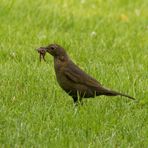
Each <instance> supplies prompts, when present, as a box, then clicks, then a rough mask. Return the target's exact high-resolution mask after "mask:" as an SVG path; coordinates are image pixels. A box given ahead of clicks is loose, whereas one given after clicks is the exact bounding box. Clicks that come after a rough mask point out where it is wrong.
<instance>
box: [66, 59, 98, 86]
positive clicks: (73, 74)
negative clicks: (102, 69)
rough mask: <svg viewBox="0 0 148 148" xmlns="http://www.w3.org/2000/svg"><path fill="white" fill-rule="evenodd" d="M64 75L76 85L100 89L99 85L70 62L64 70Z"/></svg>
mask: <svg viewBox="0 0 148 148" xmlns="http://www.w3.org/2000/svg"><path fill="white" fill-rule="evenodd" d="M64 73H65V75H66V77H67V78H68V79H70V80H71V81H73V82H74V83H77V84H83V85H86V86H89V87H94V88H98V87H101V84H100V83H99V82H98V81H97V80H95V79H94V78H92V77H91V76H89V75H88V74H86V73H85V72H84V71H83V70H81V69H80V68H79V67H78V66H77V65H75V64H74V63H73V62H70V63H69V64H68V65H67V66H66V67H65V70H64Z"/></svg>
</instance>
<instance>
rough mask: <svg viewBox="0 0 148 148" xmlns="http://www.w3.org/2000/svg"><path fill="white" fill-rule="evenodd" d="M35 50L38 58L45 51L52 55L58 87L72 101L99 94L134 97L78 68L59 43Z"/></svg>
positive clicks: (42, 55)
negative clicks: (105, 84) (115, 89)
mask: <svg viewBox="0 0 148 148" xmlns="http://www.w3.org/2000/svg"><path fill="white" fill-rule="evenodd" d="M37 51H38V52H39V53H40V59H41V57H43V59H44V57H45V53H46V52H47V53H49V54H51V55H52V56H53V59H54V69H55V75H56V79H57V81H58V83H59V85H60V87H61V88H62V89H63V90H64V91H65V92H66V93H67V94H69V95H70V96H71V97H72V98H73V101H74V103H78V102H81V101H82V99H83V98H94V97H96V96H101V95H105V96H118V95H119V96H124V97H127V98H129V99H132V100H135V98H134V97H131V96H129V95H127V94H124V93H120V92H118V91H114V90H111V89H108V88H106V87H104V86H103V85H102V84H101V83H100V82H99V81H97V80H96V79H95V78H93V77H92V76H90V75H89V74H87V73H86V72H85V71H83V70H82V69H81V68H79V67H78V66H77V65H76V64H75V63H74V62H73V61H72V60H71V58H70V57H69V56H68V54H67V52H66V50H65V49H64V48H63V47H61V46H60V45H58V44H49V45H48V46H45V47H40V48H37ZM44 60H45V59H44Z"/></svg>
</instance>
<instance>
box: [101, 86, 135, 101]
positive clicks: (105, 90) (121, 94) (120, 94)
mask: <svg viewBox="0 0 148 148" xmlns="http://www.w3.org/2000/svg"><path fill="white" fill-rule="evenodd" d="M102 95H107V96H118V95H119V96H124V97H127V98H129V99H132V100H135V98H134V97H131V96H129V95H127V94H123V93H120V92H116V91H113V90H109V89H107V88H105V89H104V90H103V94H102Z"/></svg>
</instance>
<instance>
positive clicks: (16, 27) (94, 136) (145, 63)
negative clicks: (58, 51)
mask: <svg viewBox="0 0 148 148" xmlns="http://www.w3.org/2000/svg"><path fill="white" fill-rule="evenodd" d="M147 6H148V2H147V1H146V0H135V1H129V0H120V1H117V0H115V1H111V0H106V1H103V0H87V1H86V0H81V1H79V0H77V1H76V0H69V1H66V0H63V1H62V0H56V1H53V0H50V1H47V0H37V1H33V0H26V1H23V0H12V1H5V0H0V22H1V23H0V78H1V79H0V147H91V148H93V147H94V148H95V147H106V148H108V147H125V148H127V147H133V148H136V147H145V148H146V147H147V146H148V140H147V137H148V109H147V108H148V85H147V84H148V60H147V59H148V24H147V20H146V19H147V17H148V11H147ZM53 42H56V43H58V44H60V45H62V46H63V47H65V49H66V50H67V52H68V54H69V55H70V57H71V58H72V59H73V60H74V62H75V63H77V64H78V65H79V66H80V67H81V68H82V69H84V70H85V71H86V72H87V73H89V74H90V75H92V76H93V77H95V78H96V79H97V80H99V81H100V82H101V83H102V84H104V85H105V86H107V87H109V88H112V89H114V90H118V91H120V92H124V93H127V94H130V95H131V96H134V97H136V98H137V100H138V101H139V103H135V102H133V101H131V100H128V99H126V98H124V97H122V98H121V97H105V96H102V97H96V98H94V99H89V100H84V101H85V105H83V106H79V107H77V108H75V107H74V106H73V102H72V98H71V97H70V96H68V95H67V94H66V93H65V92H63V91H62V90H61V88H60V87H59V85H58V84H57V81H56V78H55V74H54V68H53V59H52V57H51V56H49V55H48V56H46V60H47V62H46V63H45V62H42V63H40V62H39V57H38V56H39V55H38V53H37V52H35V50H34V49H35V48H37V47H40V46H43V45H47V44H49V43H53Z"/></svg>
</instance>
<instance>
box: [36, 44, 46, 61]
mask: <svg viewBox="0 0 148 148" xmlns="http://www.w3.org/2000/svg"><path fill="white" fill-rule="evenodd" d="M36 50H37V51H38V53H39V59H40V61H41V60H42V59H43V60H44V61H46V60H45V55H46V50H47V49H46V47H40V48H38V49H36Z"/></svg>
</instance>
